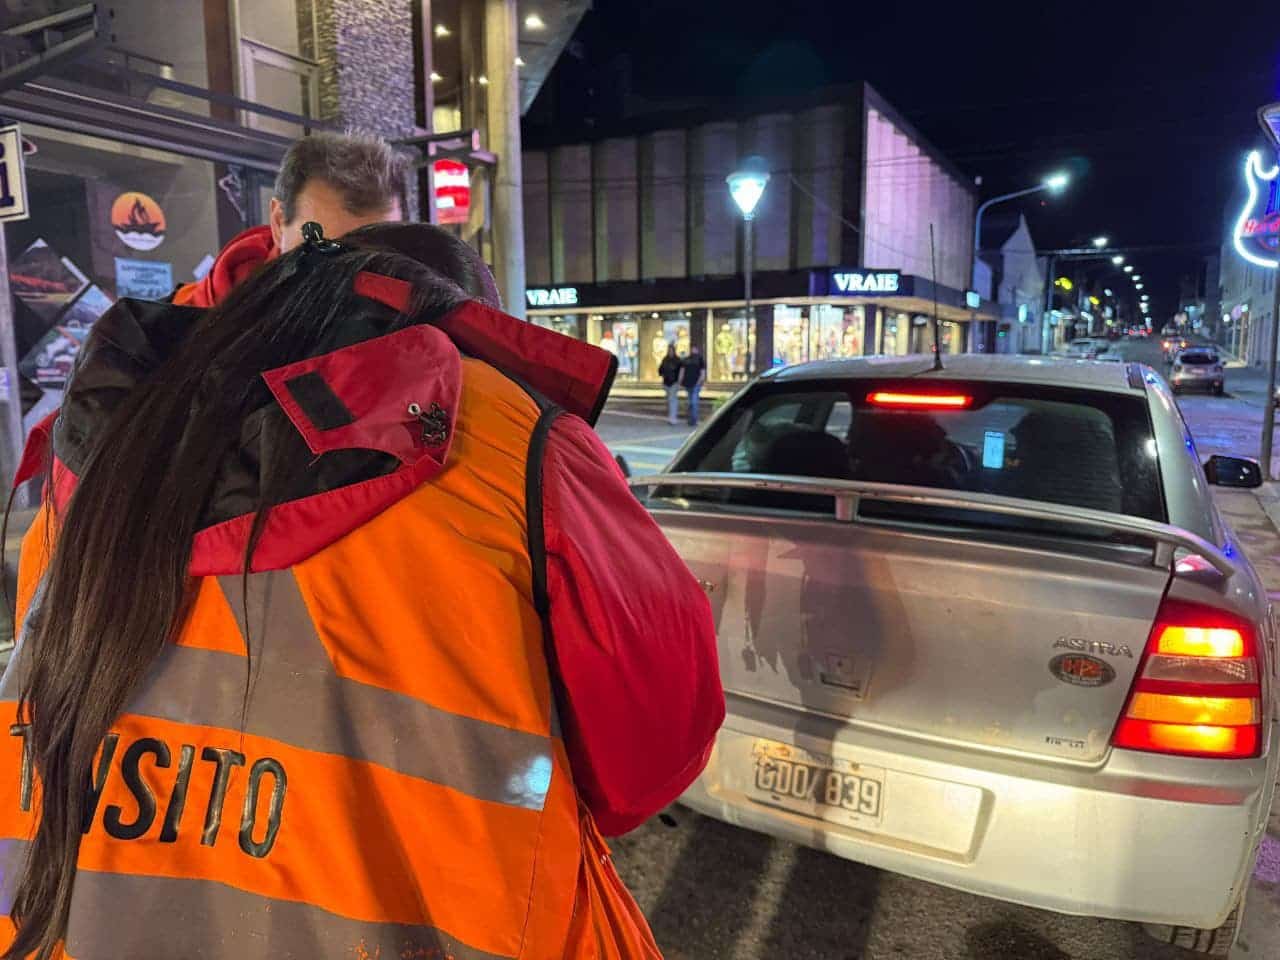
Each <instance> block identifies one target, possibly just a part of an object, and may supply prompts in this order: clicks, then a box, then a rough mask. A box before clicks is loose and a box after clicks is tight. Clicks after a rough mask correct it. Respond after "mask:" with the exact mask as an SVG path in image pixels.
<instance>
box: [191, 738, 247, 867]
mask: <svg viewBox="0 0 1280 960" xmlns="http://www.w3.org/2000/svg"><path fill="white" fill-rule="evenodd" d="M200 759H201V760H207V761H208V762H210V763H216V764H217V765H218V769H217V772H216V773H215V774H214V775H213V789H212V790H211V791H210V793H209V809H208V810H206V811H205V815H204V833H203V834H201V836H200V842H201V843H202V844H204V845H205V846H206V847H212V846H213V845H214V844H215V843H217V842H218V829H219V828H220V827H221V826H222V805H223V804H224V803H225V802H226V799H227V787H228V785H229V784H230V783H231V769H232V767H243V766H244V754H243V753H238V752H237V751H235V750H229V749H227V748H226V747H205V748H204V749H203V750H201V751H200Z"/></svg>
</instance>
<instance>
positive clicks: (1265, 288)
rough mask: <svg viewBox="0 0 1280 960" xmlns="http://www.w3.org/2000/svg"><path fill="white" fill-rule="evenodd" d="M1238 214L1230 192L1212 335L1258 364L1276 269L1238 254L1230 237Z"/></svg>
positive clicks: (1268, 321)
mask: <svg viewBox="0 0 1280 960" xmlns="http://www.w3.org/2000/svg"><path fill="white" fill-rule="evenodd" d="M1241 189H1242V190H1243V188H1241ZM1239 217H1240V197H1238V196H1233V197H1232V198H1231V200H1230V201H1229V202H1228V204H1227V208H1226V211H1225V214H1224V216H1223V241H1222V254H1221V257H1220V266H1219V271H1218V306H1217V313H1218V326H1217V329H1216V337H1215V339H1216V340H1217V342H1218V343H1219V344H1220V345H1221V346H1222V347H1223V348H1224V349H1225V350H1227V351H1229V352H1230V353H1232V354H1234V355H1235V356H1237V357H1239V358H1240V359H1241V360H1243V361H1245V362H1246V363H1248V364H1249V365H1250V366H1261V365H1262V364H1263V363H1265V362H1266V356H1267V331H1268V330H1269V329H1270V325H1271V311H1272V307H1273V306H1274V301H1275V282H1276V271H1274V270H1268V269H1264V268H1262V267H1259V266H1256V265H1254V264H1252V263H1250V262H1249V261H1247V260H1245V259H1244V258H1243V257H1242V256H1240V254H1239V252H1238V251H1237V250H1236V247H1235V242H1234V240H1233V235H1234V232H1235V226H1236V221H1237V220H1238V219H1239Z"/></svg>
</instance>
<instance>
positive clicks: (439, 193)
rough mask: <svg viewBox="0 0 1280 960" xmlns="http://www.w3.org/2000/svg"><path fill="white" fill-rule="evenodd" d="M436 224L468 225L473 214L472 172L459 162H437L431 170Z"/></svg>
mask: <svg viewBox="0 0 1280 960" xmlns="http://www.w3.org/2000/svg"><path fill="white" fill-rule="evenodd" d="M431 172H432V179H433V181H434V183H435V192H436V222H437V223H466V222H467V217H468V216H469V215H470V213H471V171H470V170H468V169H467V165H466V164H465V163H462V162H461V161H458V160H437V161H436V162H435V163H434V164H433V165H432V168H431Z"/></svg>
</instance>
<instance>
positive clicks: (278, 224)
mask: <svg viewBox="0 0 1280 960" xmlns="http://www.w3.org/2000/svg"><path fill="white" fill-rule="evenodd" d="M267 222H268V223H269V224H271V238H272V239H273V240H274V241H275V244H276V249H277V250H279V249H280V238H281V237H283V236H284V204H283V203H281V202H280V201H279V200H278V199H276V198H275V197H272V198H271V215H270V216H269V217H268V218H267Z"/></svg>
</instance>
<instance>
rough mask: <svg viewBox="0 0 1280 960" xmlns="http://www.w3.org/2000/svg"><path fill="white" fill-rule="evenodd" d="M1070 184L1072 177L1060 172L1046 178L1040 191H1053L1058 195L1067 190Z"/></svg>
mask: <svg viewBox="0 0 1280 960" xmlns="http://www.w3.org/2000/svg"><path fill="white" fill-rule="evenodd" d="M1070 182H1071V177H1070V176H1069V175H1068V174H1066V173H1064V172H1062V171H1061V170H1059V171H1058V172H1057V173H1051V174H1049V176H1047V177H1045V178H1044V182H1043V183H1042V184H1041V185H1040V189H1042V190H1052V191H1053V192H1054V193H1058V192H1060V191H1062V190H1065V189H1067V184H1069V183H1070Z"/></svg>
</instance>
